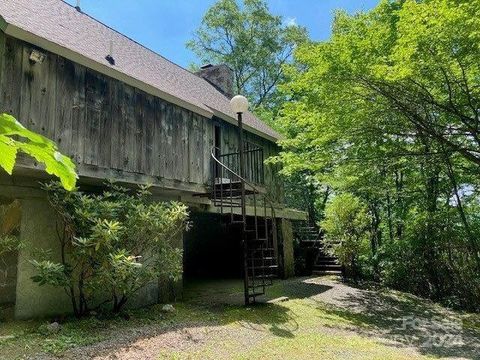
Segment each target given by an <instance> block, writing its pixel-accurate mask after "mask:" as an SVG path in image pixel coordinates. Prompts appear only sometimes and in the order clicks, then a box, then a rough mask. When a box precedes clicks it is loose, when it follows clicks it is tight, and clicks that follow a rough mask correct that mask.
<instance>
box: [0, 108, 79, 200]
mask: <svg viewBox="0 0 480 360" xmlns="http://www.w3.org/2000/svg"><path fill="white" fill-rule="evenodd" d="M18 152H23V153H25V154H28V155H30V156H31V157H33V158H34V159H35V160H36V161H38V162H39V163H41V164H43V165H44V166H45V171H46V172H47V173H49V174H51V175H55V176H57V177H58V178H60V181H61V183H62V185H63V187H64V188H65V189H67V190H72V189H73V188H74V187H75V183H76V180H77V174H76V172H75V164H74V163H73V162H72V160H71V159H70V158H69V157H67V156H65V155H62V154H61V153H60V152H59V151H58V149H57V146H56V145H55V143H54V142H52V141H51V140H49V139H47V138H45V137H43V136H42V135H39V134H36V133H34V132H33V131H30V130H28V129H26V128H25V127H24V126H23V125H22V124H20V122H18V121H17V120H16V119H15V118H14V117H13V116H11V115H8V114H0V167H1V168H3V169H4V170H5V171H6V172H7V173H8V174H10V175H11V174H12V171H13V167H14V166H15V161H16V158H17V153H18Z"/></svg>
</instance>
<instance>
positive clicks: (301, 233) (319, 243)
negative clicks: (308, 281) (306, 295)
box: [295, 222, 343, 276]
mask: <svg viewBox="0 0 480 360" xmlns="http://www.w3.org/2000/svg"><path fill="white" fill-rule="evenodd" d="M295 232H296V236H297V238H298V239H300V245H301V246H302V247H303V248H304V249H308V250H310V251H313V252H314V261H313V269H312V275H318V276H322V275H340V276H341V275H342V274H343V271H342V266H341V265H340V264H339V262H338V259H337V258H336V257H334V256H331V255H329V254H328V253H327V251H326V249H325V244H324V242H323V236H322V234H321V232H320V230H319V229H318V227H317V226H316V225H312V224H310V223H308V222H304V223H302V224H301V225H300V226H297V227H296V228H295Z"/></svg>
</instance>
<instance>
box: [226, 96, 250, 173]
mask: <svg viewBox="0 0 480 360" xmlns="http://www.w3.org/2000/svg"><path fill="white" fill-rule="evenodd" d="M230 106H231V107H232V111H233V112H234V113H235V114H237V120H238V146H239V154H240V176H241V177H242V178H244V179H245V163H244V148H243V121H242V115H243V113H244V112H246V111H248V100H247V98H246V97H244V96H242V95H237V96H235V97H233V99H232V100H230Z"/></svg>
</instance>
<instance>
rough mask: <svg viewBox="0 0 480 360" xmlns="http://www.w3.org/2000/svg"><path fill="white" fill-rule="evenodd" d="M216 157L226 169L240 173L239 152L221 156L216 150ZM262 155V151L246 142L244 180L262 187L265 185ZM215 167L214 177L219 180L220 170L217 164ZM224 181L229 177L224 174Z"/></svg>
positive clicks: (218, 150)
mask: <svg viewBox="0 0 480 360" xmlns="http://www.w3.org/2000/svg"><path fill="white" fill-rule="evenodd" d="M216 157H217V158H218V159H219V160H220V161H221V162H222V163H223V164H225V166H227V167H228V168H230V169H232V170H233V171H234V172H236V173H239V172H240V153H239V152H231V153H226V154H222V153H221V152H220V149H218V148H217V149H216ZM264 160H265V159H264V155H263V149H262V148H260V147H258V146H256V145H254V144H252V143H248V142H246V143H245V144H244V161H245V167H244V170H245V180H247V181H249V182H251V183H254V184H259V185H263V184H264V183H265V173H264V164H263V162H264ZM214 166H215V177H216V178H220V177H221V174H220V169H219V167H218V166H217V164H214ZM223 176H224V178H225V179H229V180H233V179H230V175H229V174H228V173H227V174H224V175H223Z"/></svg>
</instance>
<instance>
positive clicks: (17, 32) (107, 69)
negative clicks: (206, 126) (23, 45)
mask: <svg viewBox="0 0 480 360" xmlns="http://www.w3.org/2000/svg"><path fill="white" fill-rule="evenodd" d="M6 24H7V26H6V27H5V29H4V30H3V31H4V32H5V34H7V35H10V36H12V37H14V38H16V39H19V40H22V41H25V42H28V43H30V44H32V45H35V46H38V47H40V48H42V49H44V50H46V51H49V52H51V53H54V54H57V55H60V56H62V57H64V58H66V59H68V60H71V61H73V62H75V63H77V64H80V65H83V66H85V67H87V68H89V69H92V70H95V71H97V72H99V73H101V74H104V75H106V76H108V77H111V78H114V79H116V80H119V81H121V82H123V83H125V84H128V85H131V86H133V87H135V88H137V89H140V90H142V91H145V92H146V93H148V94H151V95H154V96H157V97H159V98H161V99H164V100H166V101H168V102H171V103H173V104H175V105H178V106H181V107H183V108H185V109H187V110H191V111H193V112H195V113H197V114H199V115H202V116H204V117H207V118H212V117H213V112H212V111H210V110H209V108H207V107H206V106H204V107H200V106H197V105H195V104H192V103H189V102H188V101H185V100H183V99H180V98H178V97H176V96H174V95H171V94H169V93H167V92H164V91H162V90H160V89H158V88H156V87H154V86H151V85H149V84H146V83H144V82H143V81H140V80H138V79H135V78H134V77H131V76H129V75H127V74H125V73H123V72H121V71H118V70H117V69H115V68H114V67H112V66H107V65H105V64H102V63H99V62H97V61H95V60H92V59H90V58H88V57H86V56H83V55H82V54H79V53H77V52H75V51H73V50H70V49H68V48H65V47H63V46H61V45H59V44H56V43H54V42H51V41H49V40H46V39H44V38H42V37H39V36H37V35H35V34H32V33H30V32H28V31H26V30H24V29H21V28H19V27H17V26H15V25H12V24H8V23H6Z"/></svg>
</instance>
